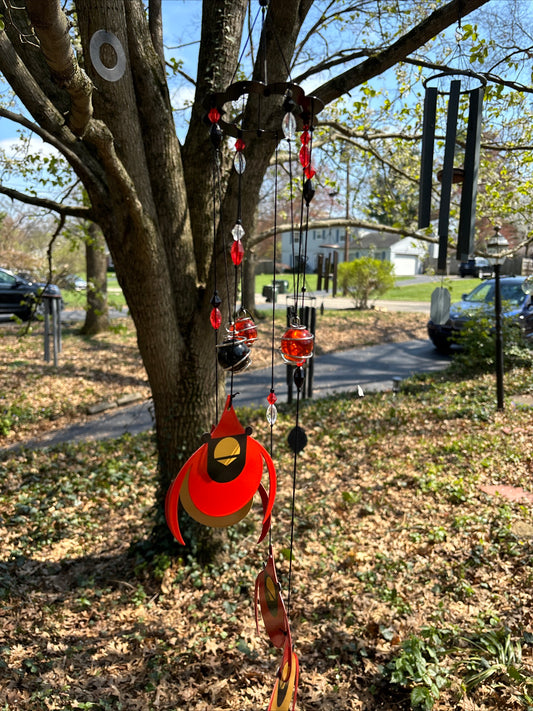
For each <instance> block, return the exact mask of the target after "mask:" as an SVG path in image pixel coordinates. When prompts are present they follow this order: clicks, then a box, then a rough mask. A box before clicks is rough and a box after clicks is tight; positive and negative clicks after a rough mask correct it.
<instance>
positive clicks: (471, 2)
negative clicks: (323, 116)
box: [313, 0, 489, 104]
mask: <svg viewBox="0 0 533 711" xmlns="http://www.w3.org/2000/svg"><path fill="white" fill-rule="evenodd" d="M488 1H489V0H451V2H449V3H448V4H447V5H444V6H443V7H440V8H439V9H438V10H435V12H433V13H432V14H431V15H429V17H427V18H426V19H425V20H423V21H422V22H420V23H419V24H418V25H416V26H415V27H413V28H412V29H411V30H409V32H407V33H406V34H405V35H403V36H402V37H400V39H399V40H397V41H396V42H394V44H392V45H390V47H386V48H385V49H384V50H382V51H379V52H376V53H375V54H374V55H373V56H372V57H369V58H368V59H366V60H365V61H364V62H361V64H358V65H357V66H355V67H353V68H351V69H348V70H347V71H346V72H343V73H342V74H339V76H336V77H334V78H333V79H331V80H330V81H328V82H326V83H325V84H322V86H320V87H318V89H316V90H315V91H313V94H314V95H315V96H317V97H318V98H319V99H320V100H321V101H323V102H324V103H325V104H329V103H330V102H331V101H334V100H335V99H338V98H340V97H341V96H342V95H343V94H346V93H348V92H349V91H350V90H351V89H353V88H354V87H356V86H359V85H360V84H362V83H363V82H365V81H368V80H369V79H372V78H373V77H375V76H378V75H379V74H382V73H383V72H384V71H386V70H387V69H390V68H391V67H393V66H394V65H395V64H397V63H398V62H402V61H405V59H406V57H408V56H409V55H410V54H411V53H412V52H414V51H415V50H417V49H418V48H419V47H420V46H422V45H423V44H425V43H426V42H429V40H431V39H433V37H435V36H436V35H437V34H438V33H439V32H442V30H444V29H446V28H447V27H448V26H449V25H451V24H452V23H453V22H456V21H457V18H458V17H459V16H460V15H461V16H462V17H464V16H466V15H468V14H469V13H471V12H472V11H473V10H477V9H478V8H479V7H481V6H482V5H485V3H487V2H488Z"/></svg>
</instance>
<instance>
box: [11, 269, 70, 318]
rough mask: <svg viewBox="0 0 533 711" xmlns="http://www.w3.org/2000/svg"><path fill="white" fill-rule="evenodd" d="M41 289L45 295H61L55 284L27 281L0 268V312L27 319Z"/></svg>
mask: <svg viewBox="0 0 533 711" xmlns="http://www.w3.org/2000/svg"><path fill="white" fill-rule="evenodd" d="M43 291H44V294H45V295H50V296H59V297H60V296H61V291H60V289H59V287H57V286H56V285H55V284H48V285H46V284H41V283H36V282H33V281H29V280H27V279H23V278H22V277H21V276H17V275H16V274H13V272H10V271H9V270H7V269H2V268H0V314H10V315H13V316H18V317H19V318H20V319H22V320H23V321H28V319H30V318H31V314H32V307H33V306H34V303H35V300H36V299H37V297H38V296H40V295H41V294H42V293H43Z"/></svg>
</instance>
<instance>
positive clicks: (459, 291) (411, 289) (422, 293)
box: [255, 274, 480, 302]
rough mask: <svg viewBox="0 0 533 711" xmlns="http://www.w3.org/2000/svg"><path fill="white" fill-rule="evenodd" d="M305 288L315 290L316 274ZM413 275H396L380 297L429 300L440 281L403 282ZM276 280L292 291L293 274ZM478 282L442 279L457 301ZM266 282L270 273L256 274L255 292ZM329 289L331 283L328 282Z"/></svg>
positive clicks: (258, 291)
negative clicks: (282, 282) (394, 282)
mask: <svg viewBox="0 0 533 711" xmlns="http://www.w3.org/2000/svg"><path fill="white" fill-rule="evenodd" d="M305 279H306V288H307V290H308V291H316V286H317V275H316V274H306V277H305ZM412 279H413V277H398V278H397V279H396V284H395V286H394V287H393V288H392V289H389V290H388V291H387V292H385V294H384V295H383V296H381V297H380V298H381V299H384V300H386V301H427V302H429V301H431V294H432V293H433V291H434V289H435V288H436V287H437V286H440V285H441V281H440V280H438V281H433V282H420V283H419V284H409V283H408V284H406V285H405V286H404V285H403V282H406V281H407V282H409V281H412ZM276 280H284V281H288V282H289V287H288V291H289V292H290V293H292V291H293V290H294V286H293V275H292V274H279V275H276ZM479 283H480V280H479V279H460V280H458V279H446V278H445V279H444V281H443V282H442V285H443V286H445V287H447V288H449V289H450V290H451V296H452V301H459V300H460V298H461V296H462V295H463V294H465V293H467V292H469V291H472V289H473V288H474V287H475V286H477V285H478V284H479ZM266 284H268V285H271V284H272V275H271V274H258V275H257V276H256V278H255V292H256V294H261V293H262V291H263V286H265V285H266ZM300 288H301V285H300ZM330 289H331V283H330Z"/></svg>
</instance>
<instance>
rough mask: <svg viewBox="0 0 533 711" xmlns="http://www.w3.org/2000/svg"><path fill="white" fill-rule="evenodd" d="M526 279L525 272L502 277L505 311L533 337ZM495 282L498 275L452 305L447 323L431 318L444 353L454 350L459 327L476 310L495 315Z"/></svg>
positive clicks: (431, 332)
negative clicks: (525, 286)
mask: <svg viewBox="0 0 533 711" xmlns="http://www.w3.org/2000/svg"><path fill="white" fill-rule="evenodd" d="M525 279H526V277H523V276H518V277H502V278H501V279H500V289H501V298H502V315H503V316H504V317H506V318H511V319H513V320H514V321H515V322H516V323H517V324H518V325H519V326H520V327H521V328H522V330H523V332H524V335H525V336H526V337H527V338H533V301H532V295H531V294H526V293H525V292H524V290H523V289H522V284H523V283H524V281H525ZM495 283H496V282H495V280H494V279H488V280H487V281H484V282H482V283H481V284H478V286H476V288H475V289H473V290H472V291H471V292H470V293H469V294H463V298H462V299H461V301H458V302H456V303H455V304H452V305H451V306H450V318H449V319H448V320H447V321H446V323H444V324H439V323H434V322H433V321H431V320H430V321H428V325H427V328H428V335H429V337H430V339H431V341H432V343H433V345H434V346H435V348H436V349H437V350H438V351H439V352H440V353H449V352H450V350H451V347H452V345H453V343H454V342H455V340H456V336H457V334H458V333H459V331H460V330H461V329H462V328H463V326H464V325H465V323H466V322H467V321H469V320H470V319H472V318H473V317H475V316H476V314H480V313H483V314H486V315H488V316H489V317H490V318H493V317H494V290H495Z"/></svg>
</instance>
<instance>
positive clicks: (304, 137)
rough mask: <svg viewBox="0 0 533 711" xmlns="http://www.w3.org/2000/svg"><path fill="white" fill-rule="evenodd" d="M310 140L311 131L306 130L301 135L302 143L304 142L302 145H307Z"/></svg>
mask: <svg viewBox="0 0 533 711" xmlns="http://www.w3.org/2000/svg"><path fill="white" fill-rule="evenodd" d="M310 140H311V136H310V135H309V131H304V132H303V133H302V135H301V136H300V143H301V144H302V146H307V144H308V143H309V141H310Z"/></svg>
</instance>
